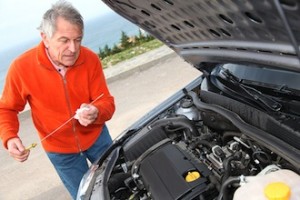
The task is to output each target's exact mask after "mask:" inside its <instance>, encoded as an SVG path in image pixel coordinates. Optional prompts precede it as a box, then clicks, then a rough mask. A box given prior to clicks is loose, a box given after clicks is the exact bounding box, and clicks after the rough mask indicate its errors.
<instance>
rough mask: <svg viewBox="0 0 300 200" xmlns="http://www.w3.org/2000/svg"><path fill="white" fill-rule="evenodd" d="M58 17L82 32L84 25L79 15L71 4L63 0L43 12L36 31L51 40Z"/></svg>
mask: <svg viewBox="0 0 300 200" xmlns="http://www.w3.org/2000/svg"><path fill="white" fill-rule="evenodd" d="M58 17H62V18H63V19H65V20H67V21H68V22H70V23H71V24H74V25H77V26H78V27H79V28H80V29H81V30H82V32H83V28H84V24H83V18H82V16H81V14H80V13H79V11H78V10H77V9H76V8H74V7H73V6H72V4H71V3H69V2H66V1H64V0H59V1H58V2H56V3H55V4H53V5H52V7H51V8H50V9H49V10H47V11H46V12H45V14H44V16H43V19H42V22H41V24H40V26H39V27H38V30H40V31H41V32H43V33H45V34H46V35H47V36H48V37H49V38H51V37H52V36H53V34H54V33H55V31H56V28H57V27H56V20H57V18H58Z"/></svg>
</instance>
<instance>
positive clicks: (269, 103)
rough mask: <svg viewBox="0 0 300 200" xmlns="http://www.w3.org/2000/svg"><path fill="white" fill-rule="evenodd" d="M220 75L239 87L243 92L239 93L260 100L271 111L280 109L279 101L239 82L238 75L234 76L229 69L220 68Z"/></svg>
mask: <svg viewBox="0 0 300 200" xmlns="http://www.w3.org/2000/svg"><path fill="white" fill-rule="evenodd" d="M220 75H223V78H224V79H226V80H227V81H230V83H232V84H234V85H235V86H237V87H238V88H239V89H241V91H243V94H241V95H245V94H246V95H247V97H250V98H252V99H253V100H256V101H258V102H260V103H261V104H263V105H264V106H266V107H267V108H269V109H270V110H272V111H280V110H281V108H282V105H281V104H280V103H278V102H277V101H275V100H274V99H272V98H271V97H268V96H267V95H265V94H263V93H262V92H260V91H259V90H257V89H255V88H253V87H250V86H247V85H245V84H243V83H241V80H240V79H239V78H238V77H236V76H234V75H233V74H232V73H231V72H230V71H229V70H224V69H221V71H220Z"/></svg>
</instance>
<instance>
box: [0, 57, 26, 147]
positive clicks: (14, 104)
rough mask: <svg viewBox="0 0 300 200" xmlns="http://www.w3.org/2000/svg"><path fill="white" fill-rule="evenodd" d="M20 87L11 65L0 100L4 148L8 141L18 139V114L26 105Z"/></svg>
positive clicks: (0, 130)
mask: <svg viewBox="0 0 300 200" xmlns="http://www.w3.org/2000/svg"><path fill="white" fill-rule="evenodd" d="M21 87H22V82H21V78H20V76H19V75H18V72H17V67H16V66H15V64H14V63H13V64H12V66H11V67H10V69H9V71H8V74H7V77H6V81H5V85H4V88H3V93H2V96H1V99H0V138H1V140H2V142H3V146H4V147H5V148H7V141H8V140H9V139H11V138H15V137H18V131H19V120H18V113H19V112H20V111H22V110H23V109H24V107H25V105H26V99H25V98H23V97H22V94H21Z"/></svg>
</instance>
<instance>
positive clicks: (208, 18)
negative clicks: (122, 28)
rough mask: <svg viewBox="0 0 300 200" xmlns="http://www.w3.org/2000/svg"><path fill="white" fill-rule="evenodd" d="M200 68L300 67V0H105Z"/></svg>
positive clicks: (293, 68) (299, 69)
mask: <svg viewBox="0 0 300 200" xmlns="http://www.w3.org/2000/svg"><path fill="white" fill-rule="evenodd" d="M103 2H104V3H106V4H107V5H108V6H110V7H111V9H113V10H114V11H115V12H117V13H118V14H120V15H121V16H123V17H125V18H126V19H128V20H129V21H131V22H133V23H134V24H136V25H138V26H139V27H141V28H142V29H144V30H145V31H147V32H148V33H150V34H151V35H153V36H154V37H156V38H157V39H159V40H161V41H162V42H164V43H165V44H166V45H167V46H169V47H170V48H172V49H173V50H174V51H175V52H176V53H177V54H178V55H180V56H181V57H182V58H183V59H184V60H186V61H187V62H189V63H191V64H192V65H193V66H195V67H197V68H200V66H201V63H203V62H221V63H226V62H236V63H252V64H253V63H257V64H264V65H269V66H274V67H278V68H284V69H288V70H292V71H298V72H299V71H300V62H299V58H300V54H299V48H298V46H299V45H298V44H299V42H300V32H299V31H300V23H299V21H300V11H299V6H300V1H298V0H280V1H279V0H278V1H277V0H274V1H271V0H260V1H247V0H215V1H211V0H188V1H182V0H148V1H141V0H103Z"/></svg>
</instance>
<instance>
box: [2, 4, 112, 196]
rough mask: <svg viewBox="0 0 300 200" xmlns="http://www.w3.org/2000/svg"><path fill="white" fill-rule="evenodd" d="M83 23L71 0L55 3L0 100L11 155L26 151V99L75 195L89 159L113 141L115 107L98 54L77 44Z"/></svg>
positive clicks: (10, 74) (14, 68)
mask: <svg viewBox="0 0 300 200" xmlns="http://www.w3.org/2000/svg"><path fill="white" fill-rule="evenodd" d="M83 28H84V24H83V19H82V16H81V15H80V13H79V12H78V11H77V10H76V9H75V8H74V7H73V6H72V5H71V4H70V3H68V2H65V1H58V2H57V3H56V4H54V5H53V6H52V8H50V9H49V10H48V11H47V12H46V13H45V14H44V16H43V19H42V22H41V25H40V27H39V30H40V32H41V38H42V41H41V43H40V44H39V45H38V46H37V47H35V48H33V49H30V50H28V51H26V52H25V53H24V54H22V55H21V56H19V57H18V58H16V59H15V60H14V61H13V63H12V64H11V66H10V69H9V71H8V74H7V78H6V82H5V86H4V89H3V94H2V97H1V100H0V116H1V118H0V136H1V139H2V141H3V145H4V147H5V148H6V149H7V150H8V152H9V154H10V156H11V157H13V158H14V159H15V160H17V161H20V162H23V161H25V160H27V159H28V156H29V154H30V150H28V149H26V148H25V147H24V146H23V144H22V140H21V138H19V137H18V131H19V121H18V113H19V112H20V111H22V110H23V109H24V107H25V105H26V104H27V103H29V105H30V107H31V113H32V119H33V122H34V125H35V127H36V129H37V131H38V134H39V137H40V138H41V143H42V145H43V148H44V149H45V151H46V153H47V155H48V157H49V159H50V161H51V162H52V164H53V165H54V167H55V169H56V171H57V173H58V175H59V176H60V178H61V180H62V181H63V183H64V185H65V186H66V188H67V189H68V191H69V192H70V194H71V196H72V197H73V198H76V194H77V190H78V186H79V184H80V180H81V178H82V176H83V174H84V173H85V172H86V171H87V170H88V162H87V161H88V160H89V161H90V162H94V161H95V160H96V159H97V158H98V157H99V156H100V155H101V154H102V153H103V152H104V151H105V150H106V149H107V147H108V146H109V145H110V144H111V143H112V141H111V137H110V135H109V132H108V130H107V127H106V126H105V122H106V121H107V120H109V119H111V117H112V115H113V113H114V111H115V104H114V98H113V97H112V96H111V94H110V92H109V90H108V87H107V84H106V81H105V77H104V74H103V70H102V66H101V62H100V60H99V58H98V56H97V55H96V54H95V53H93V52H92V51H91V50H89V49H87V48H85V47H83V46H81V41H82V38H83ZM79 108H80V109H79ZM76 111H77V114H76ZM75 114H76V115H75ZM74 116H75V117H74Z"/></svg>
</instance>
